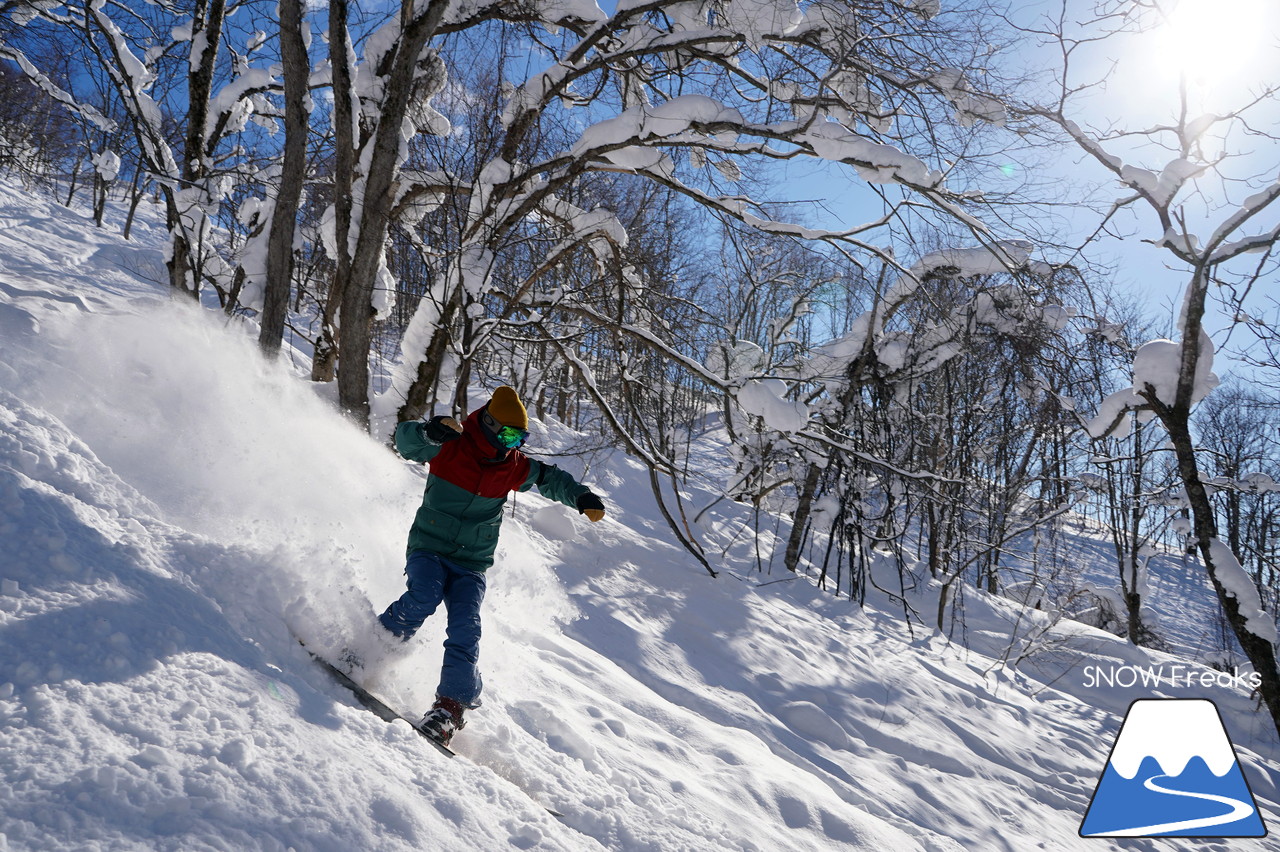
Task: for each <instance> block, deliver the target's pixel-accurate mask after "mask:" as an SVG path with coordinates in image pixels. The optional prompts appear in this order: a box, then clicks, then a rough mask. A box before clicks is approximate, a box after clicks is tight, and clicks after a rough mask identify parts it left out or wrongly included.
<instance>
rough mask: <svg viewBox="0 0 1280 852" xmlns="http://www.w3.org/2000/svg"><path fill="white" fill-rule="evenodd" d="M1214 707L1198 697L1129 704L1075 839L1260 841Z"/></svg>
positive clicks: (1253, 806) (1253, 809) (1261, 829)
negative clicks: (1253, 838)
mask: <svg viewBox="0 0 1280 852" xmlns="http://www.w3.org/2000/svg"><path fill="white" fill-rule="evenodd" d="M1266 833H1267V829H1266V827H1265V826H1264V825H1263V824H1262V816H1261V815H1260V814H1259V813H1258V804H1257V802H1255V801H1254V798H1253V793H1252V791H1250V789H1249V785H1248V782H1246V781H1245V778H1244V773H1243V772H1242V771H1241V770H1240V761H1239V760H1237V759H1236V753H1235V748H1234V747H1233V746H1232V745H1231V740H1230V739H1229V738H1228V737H1227V729H1226V727H1225V726H1224V725H1223V724H1222V717H1221V716H1220V715H1219V714H1218V707H1217V705H1216V704H1214V703H1213V702H1212V701H1210V700H1208V699H1204V698H1144V699H1139V700H1137V701H1135V702H1133V704H1131V705H1129V712H1128V713H1127V714H1126V715H1125V717H1124V724H1122V725H1121V726H1120V733H1119V735H1117V737H1116V743H1115V746H1113V747H1112V749H1111V756H1110V757H1108V758H1107V765H1106V768H1105V769H1103V772H1102V778H1101V779H1099V781H1098V787H1097V789H1096V790H1095V791H1094V793H1093V799H1092V801H1090V802H1089V810H1088V811H1087V812H1086V813H1085V815H1084V821H1083V822H1082V823H1081V824H1080V836H1081V837H1264V836H1265V835H1266Z"/></svg>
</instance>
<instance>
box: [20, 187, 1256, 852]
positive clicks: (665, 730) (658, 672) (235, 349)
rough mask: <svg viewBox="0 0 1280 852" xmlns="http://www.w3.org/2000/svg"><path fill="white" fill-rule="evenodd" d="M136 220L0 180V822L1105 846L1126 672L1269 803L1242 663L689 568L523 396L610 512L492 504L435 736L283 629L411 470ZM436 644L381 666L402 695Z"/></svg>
mask: <svg viewBox="0 0 1280 852" xmlns="http://www.w3.org/2000/svg"><path fill="white" fill-rule="evenodd" d="M159 243H160V236H159V235H158V234H156V233H155V232H150V233H148V232H147V231H146V230H145V229H144V230H143V231H142V232H141V233H140V235H139V236H137V237H136V238H135V240H134V241H133V242H129V243H126V242H124V241H122V240H120V239H119V238H118V237H117V236H115V235H114V233H113V232H110V231H99V230H96V229H94V228H93V227H92V226H91V224H90V223H89V222H88V220H87V217H85V216H84V214H83V213H80V212H76V211H69V210H66V209H64V208H61V207H59V206H57V205H56V204H51V203H49V202H47V201H45V200H43V199H41V198H40V197H33V196H29V195H26V194H24V193H22V192H20V191H18V190H16V189H14V188H13V187H12V186H7V185H0V423H2V424H3V429H2V431H0V755H3V760H2V761H0V849H10V850H16V849H24V850H25V849H33V850H34V849H41V850H45V849H52V850H64V849H65V850H73V849H74V850H80V849H91V848H101V849H175V850H177V849H180V850H202V849H234V850H253V849H268V850H275V849H279V850H283V849H288V848H293V849H297V850H335V852H338V850H341V851H342V852H346V851H347V850H352V849H379V850H395V849H432V850H454V849H457V850H462V849H486V850H503V849H509V848H518V849H543V850H575V849H610V850H615V849H616V850H655V851H657V850H660V852H670V850H750V849H756V850H779V849H795V850H831V849H864V850H894V852H898V850H903V852H907V851H908V850H938V851H939V852H949V851H950V850H978V849H981V850H987V849H1009V850H1026V849H1053V850H1059V849H1062V850H1067V849H1080V850H1097V849H1105V848H1108V847H1109V844H1113V843H1114V844H1116V846H1117V848H1118V847H1119V843H1118V842H1117V841H1108V840H1083V839H1081V838H1079V837H1078V836H1077V830H1078V828H1079V825H1080V820H1081V818H1082V816H1083V815H1084V812H1085V809H1086V807H1087V805H1088V801H1089V797H1090V796H1091V794H1092V792H1093V789H1094V785H1095V784H1096V782H1097V779H1098V777H1099V774H1100V773H1101V771H1102V769H1103V767H1104V764H1105V762H1106V759H1107V754H1108V751H1109V749H1110V746H1111V743H1112V742H1113V740H1114V737H1115V733H1116V730H1117V728H1118V726H1119V724H1120V721H1121V718H1122V717H1123V714H1124V710H1125V708H1126V707H1127V706H1128V704H1129V702H1130V701H1131V700H1133V699H1135V698H1139V697H1152V696H1153V695H1157V694H1167V695H1171V696H1174V697H1210V698H1213V699H1214V700H1215V701H1216V702H1217V704H1218V706H1219V708H1220V709H1221V710H1222V713H1223V716H1224V718H1225V720H1226V723H1227V726H1228V728H1229V730H1230V733H1231V736H1232V738H1233V740H1234V742H1235V744H1236V747H1237V751H1238V753H1239V755H1240V758H1241V762H1242V764H1243V765H1244V768H1245V773H1246V777H1247V778H1248V780H1249V782H1250V784H1251V786H1252V789H1253V792H1254V794H1255V796H1256V797H1257V798H1258V800H1259V803H1260V805H1261V806H1262V809H1263V814H1264V818H1265V819H1266V820H1267V821H1268V822H1271V823H1274V822H1275V821H1276V819H1277V818H1280V811H1278V810H1277V802H1280V791H1278V790H1277V786H1276V785H1277V781H1278V780H1280V767H1278V766H1277V759H1278V758H1280V748H1277V745H1276V743H1275V741H1274V739H1275V737H1274V731H1269V730H1268V729H1269V725H1268V723H1267V722H1266V720H1265V719H1264V718H1263V717H1262V716H1259V715H1256V714H1255V713H1254V712H1253V708H1252V705H1251V702H1250V700H1249V696H1248V695H1247V693H1246V692H1245V691H1244V690H1243V689H1241V688H1239V687H1226V686H1212V687H1207V688H1204V687H1199V686H1195V687H1192V686H1187V685H1181V684H1180V685H1177V686H1165V687H1162V688H1160V689H1156V688H1151V687H1143V686H1140V685H1139V686H1135V687H1134V688H1130V689H1124V688H1121V687H1114V688H1101V687H1099V686H1097V685H1096V684H1091V683H1090V681H1089V679H1088V678H1087V677H1086V676H1085V672H1086V669H1087V667H1088V666H1100V667H1104V668H1107V667H1110V669H1112V670H1114V669H1116V668H1117V667H1122V666H1144V667H1146V666H1159V665H1162V664H1163V665H1174V664H1176V663H1177V662H1178V661H1175V660H1172V659H1171V658H1165V657H1159V656H1158V655H1154V654H1149V653H1148V652H1144V651H1140V650H1138V649H1134V648H1131V647H1129V646H1127V645H1126V644H1125V643H1123V642H1119V641H1117V640H1115V639H1114V638H1112V637H1109V636H1107V635H1106V634H1103V633H1100V632H1097V631H1092V630H1089V629H1087V628H1083V627H1079V626H1070V625H1066V626H1059V627H1057V628H1054V629H1053V630H1052V631H1051V632H1049V633H1047V634H1046V636H1045V638H1044V639H1043V640H1042V645H1043V647H1044V650H1043V651H1042V652H1040V653H1039V654H1037V655H1035V656H1033V657H1032V658H1031V659H1029V660H1027V661H1026V662H1025V663H1024V664H1023V665H1022V666H1021V667H1020V668H1019V669H1018V670H1017V671H1011V670H1009V669H1006V668H1002V667H1000V666H999V665H997V660H996V657H997V656H998V655H999V654H1000V653H1001V651H1002V649H1003V648H1004V647H1005V646H1007V645H1008V636H1009V633H1010V630H1011V629H1012V628H1011V625H1012V624H1013V623H1014V622H1015V621H1016V622H1019V623H1020V624H1022V625H1023V626H1024V627H1025V625H1027V624H1032V625H1035V624H1038V623H1040V621H1038V620H1043V619H1044V618H1045V616H1044V615H1043V614H1041V613H1034V612H1032V613H1018V612H1017V611H1016V610H1015V609H1014V608H1013V607H1012V606H1011V605H1010V604H1009V603H1008V602H1004V601H999V600H992V599H988V598H984V597H981V596H970V599H969V601H968V603H967V618H968V623H969V637H970V639H971V640H972V644H973V650H966V649H964V648H962V647H960V646H958V645H955V644H951V643H948V642H947V641H945V640H944V639H943V638H942V637H939V636H935V635H931V634H930V633H929V632H928V631H927V630H922V629H921V628H920V627H918V626H917V627H916V628H915V630H914V632H912V631H909V630H907V628H905V627H904V626H903V624H902V623H901V619H900V618H899V616H898V615H897V614H895V611H894V609H893V608H892V607H891V606H889V605H888V604H887V603H886V604H883V605H882V604H880V603H879V602H875V601H873V602H872V605H871V606H869V607H868V608H867V609H865V610H862V609H858V608H857V607H855V606H854V605H853V604H851V603H850V602H848V601H846V600H841V599H837V598H833V597H832V596H830V595H829V594H826V593H822V592H819V591H817V590H815V589H813V588H812V587H811V586H810V585H808V583H807V581H805V580H803V579H800V580H791V581H789V582H783V583H773V584H770V585H764V586H762V585H760V584H759V582H758V580H759V579H761V578H759V576H758V575H755V574H753V573H752V569H751V566H750V563H749V561H743V562H741V563H737V562H734V561H733V560H732V558H730V560H729V561H728V562H727V563H726V564H725V565H723V566H722V567H723V568H725V570H724V572H723V573H722V576H721V578H720V579H715V580H713V579H711V578H710V577H708V576H707V575H706V574H705V573H704V572H703V571H702V570H701V568H699V567H698V566H696V565H695V564H693V563H692V562H691V560H690V559H689V558H687V556H686V555H685V554H684V553H683V552H682V551H681V550H680V549H679V548H678V547H676V546H673V545H672V544H670V543H669V542H668V541H667V535H666V534H665V532H664V529H665V528H664V526H663V524H662V521H661V519H660V517H659V515H658V512H657V510H656V508H655V507H654V506H653V504H652V499H651V498H650V497H648V496H647V495H648V485H647V477H646V476H645V475H644V471H643V470H642V469H641V468H640V466H639V465H638V464H636V463H635V462H634V461H633V460H630V459H627V458H625V457H622V456H620V455H614V456H610V455H600V456H597V457H586V458H588V459H589V460H590V462H591V464H590V469H589V470H586V471H584V470H583V466H584V464H585V461H584V457H581V456H576V455H572V454H570V453H569V452H568V451H570V450H572V449H573V448H574V441H575V436H574V435H573V434H572V433H570V432H569V431H568V430H565V429H564V428H563V427H559V426H556V425H555V424H538V425H537V426H536V427H535V441H534V446H533V448H532V449H533V452H535V453H537V452H539V451H546V452H549V453H550V452H555V451H557V450H559V451H565V455H564V456H563V457H562V458H558V459H557V462H558V463H560V464H561V465H563V466H565V467H566V468H568V469H570V470H573V471H574V472H575V473H578V474H581V475H583V476H584V478H585V479H587V480H588V481H590V482H592V483H594V484H596V486H597V487H598V490H600V491H601V492H602V493H603V494H604V495H605V497H606V500H607V502H608V503H609V504H610V506H611V507H613V508H614V509H615V511H614V512H613V514H612V516H611V517H610V518H609V519H607V520H606V521H604V522H602V523H601V524H597V525H588V524H586V523H585V522H584V521H583V520H581V519H580V518H579V517H577V516H576V515H574V514H572V513H570V512H569V511H567V510H564V509H562V508H560V507H558V506H555V505H550V504H547V503H545V502H544V501H542V500H541V499H540V498H539V497H538V496H537V495H536V494H527V495H520V496H519V497H518V499H516V500H515V501H514V505H513V508H512V512H511V516H510V517H509V518H508V520H507V523H506V525H505V526H504V530H503V538H502V542H501V545H500V548H499V556H498V564H497V565H496V566H495V568H494V569H493V573H492V575H491V580H490V597H489V600H488V601H487V603H486V608H487V614H486V623H485V629H486V638H485V641H484V646H483V654H484V658H483V660H482V663H483V665H484V668H485V676H486V685H487V690H488V691H487V692H486V696H485V699H486V701H485V706H484V707H483V708H481V709H480V710H478V711H476V712H475V713H474V714H473V716H472V723H471V725H470V726H469V727H468V728H467V729H466V730H465V731H464V732H463V733H462V734H460V735H459V738H458V740H457V741H456V744H457V748H458V751H459V752H460V753H461V755H462V757H461V758H460V759H458V760H455V761H446V760H444V759H442V758H441V757H440V756H438V755H437V754H436V753H435V751H434V750H432V749H430V748H425V747H424V746H425V744H424V743H423V742H422V741H421V740H420V738H419V737H418V736H417V735H416V734H415V733H414V732H413V731H412V730H411V729H410V728H409V727H408V726H407V725H406V724H393V725H389V724H386V723H384V722H382V721H381V720H379V719H378V718H376V717H375V716H373V715H372V714H370V713H368V712H367V711H365V710H363V709H361V708H359V707H358V706H357V705H356V703H355V702H354V701H353V700H352V698H351V697H350V695H349V694H347V693H345V692H344V691H343V690H342V689H341V688H340V687H337V686H335V685H334V684H333V683H332V682H330V681H329V680H328V679H327V677H326V676H325V675H324V674H323V673H322V672H321V671H320V670H319V669H318V668H317V667H316V666H315V665H314V664H312V663H311V662H310V661H309V660H308V658H307V656H306V653H305V652H304V651H303V650H302V648H301V647H300V646H298V644H297V643H296V642H295V641H294V638H293V635H292V634H295V633H296V634H298V635H301V636H303V637H304V638H306V639H307V640H308V642H310V643H312V644H314V645H316V646H320V647H328V648H334V647H337V646H339V645H340V644H341V643H343V642H344V641H346V639H347V638H348V637H350V636H353V635H357V634H358V633H359V632H360V631H366V630H368V629H370V627H371V620H372V618H373V615H374V613H375V612H376V611H377V610H380V609H381V608H382V607H383V606H384V605H385V604H386V603H387V602H388V601H389V600H390V599H391V598H392V597H394V596H395V595H397V594H398V593H399V591H400V589H401V582H402V580H401V571H402V567H403V543H404V538H405V534H406V532H407V527H408V524H409V521H410V519H411V517H412V513H413V511H414V509H415V508H416V506H417V503H418V500H419V496H420V491H421V487H422V475H423V472H422V471H421V470H420V469H418V468H417V467H416V466H414V465H409V464H405V463H403V462H401V461H399V460H398V459H396V458H395V457H394V456H393V455H392V454H390V453H388V452H387V451H386V449H385V448H384V447H383V446H381V445H380V444H379V443H378V442H377V441H375V440H373V439H370V438H369V437H367V436H365V435H363V434H361V433H360V432H359V431H357V430H356V429H354V428H353V427H351V426H350V425H348V424H347V423H346V422H344V421H343V420H342V419H341V418H340V417H339V416H337V415H336V414H334V413H333V411H332V410H331V408H330V407H329V406H328V404H327V403H325V402H324V401H323V400H322V399H321V398H320V397H319V396H317V394H316V393H315V391H314V390H313V389H312V388H311V387H310V386H309V385H308V384H307V383H306V382H304V381H300V380H299V379H298V377H297V376H296V375H294V374H293V373H292V372H291V371H290V369H289V368H288V366H287V365H268V364H264V363H263V362H262V361H261V360H260V359H259V357H258V355H257V353H256V350H255V348H254V346H253V345H252V343H251V342H250V341H249V339H248V335H247V334H246V333H245V329H244V328H243V327H242V326H240V325H239V324H236V323H230V324H229V323H227V322H226V320H225V319H223V318H221V317H220V316H219V315H218V314H217V313H215V312H212V311H209V310H200V309H196V308H194V307H192V306H188V305H184V304H178V303H175V302H172V301H170V300H168V299H167V297H166V293H165V291H164V289H163V287H162V286H160V285H159V284H157V283H154V282H156V281H158V280H159V279H160V276H159V274H158V270H159V263H160V261H159V257H160V254H159ZM694 496H695V498H696V499H701V497H702V495H694ZM731 520H732V519H731V518H730V517H728V516H724V515H722V516H721V517H720V522H721V523H724V524H728V523H729V522H730V521H731ZM712 534H713V535H714V530H712ZM735 552H736V551H734V550H730V554H731V555H732V554H733V553H735ZM1082 552H1085V551H1084V550H1083V549H1082ZM764 579H779V578H777V577H772V578H764ZM1045 625H1046V626H1047V622H1045ZM439 640H440V633H439V627H438V625H432V626H431V627H430V628H429V629H428V630H426V631H424V633H423V635H421V636H420V638H418V639H416V640H415V642H414V646H413V649H412V650H411V651H410V652H409V653H408V654H407V656H405V657H404V658H403V659H401V660H398V661H396V662H395V663H394V664H392V665H391V666H390V667H389V668H388V669H387V670H386V671H385V672H384V673H383V674H382V676H381V681H380V682H381V688H382V689H384V690H385V692H386V693H387V694H388V695H389V697H391V698H392V700H394V701H395V702H397V703H399V704H400V705H402V706H403V707H404V708H405V709H406V710H421V709H422V708H424V707H425V705H426V704H427V703H429V700H430V697H431V690H432V687H433V686H434V684H435V679H436V673H437V666H438V662H439V658H438V656H439ZM1187 670H1189V671H1196V672H1199V669H1196V668H1195V667H1188V669H1187ZM546 808H552V809H555V810H557V811H559V812H561V813H563V814H564V817H563V819H556V818H553V817H552V816H550V815H549V814H548V813H547V811H546ZM1138 842H1139V843H1140V844H1141V843H1143V842H1144V841H1138ZM1130 845H1132V842H1126V846H1125V848H1128V847H1129V846H1130ZM1242 845H1244V846H1246V848H1259V849H1261V848H1280V843H1277V842H1273V841H1269V840H1266V839H1263V840H1258V841H1244V842H1242ZM1149 848H1155V847H1154V846H1152V847H1149ZM1160 848H1172V849H1178V848H1182V849H1198V848H1205V846H1204V844H1203V843H1202V842H1198V841H1186V840H1175V841H1166V842H1164V843H1162V844H1161V846H1160ZM1224 848H1225V847H1224Z"/></svg>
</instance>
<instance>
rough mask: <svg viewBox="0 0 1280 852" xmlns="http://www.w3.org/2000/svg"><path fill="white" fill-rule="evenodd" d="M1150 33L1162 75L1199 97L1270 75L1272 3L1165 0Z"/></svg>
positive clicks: (1272, 60)
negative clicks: (1160, 19) (1163, 11)
mask: <svg viewBox="0 0 1280 852" xmlns="http://www.w3.org/2000/svg"><path fill="white" fill-rule="evenodd" d="M1161 5H1163V6H1164V8H1165V9H1166V16H1165V19H1164V21H1163V22H1161V24H1160V25H1159V26H1158V27H1157V28H1156V29H1155V30H1154V31H1153V32H1152V34H1151V35H1152V38H1153V40H1154V43H1153V44H1152V45H1151V46H1152V48H1153V49H1154V51H1155V61H1156V63H1157V64H1158V65H1159V66H1160V68H1161V70H1162V71H1163V73H1164V74H1166V75H1168V76H1171V77H1176V78H1179V79H1181V80H1183V81H1184V82H1185V84H1186V85H1187V86H1188V88H1190V89H1194V90H1200V91H1201V92H1203V93H1212V92H1214V91H1215V90H1219V89H1222V88H1224V87H1229V88H1232V89H1247V88H1249V87H1250V84H1251V83H1253V82H1256V81H1261V80H1262V79H1263V77H1264V76H1265V75H1270V74H1273V73H1274V70H1275V65H1276V62H1275V60H1276V58H1277V53H1280V47H1277V42H1276V22H1277V15H1276V12H1275V9H1274V6H1275V5H1276V3H1275V0H1169V2H1168V3H1167V4H1161Z"/></svg>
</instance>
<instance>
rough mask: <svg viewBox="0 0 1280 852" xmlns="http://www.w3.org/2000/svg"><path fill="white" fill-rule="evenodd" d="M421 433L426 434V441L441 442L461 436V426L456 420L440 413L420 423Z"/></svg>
mask: <svg viewBox="0 0 1280 852" xmlns="http://www.w3.org/2000/svg"><path fill="white" fill-rule="evenodd" d="M422 434H423V435H426V437H427V440H428V441H434V442H435V443H437V444H443V443H444V442H446V441H453V440H456V439H458V438H460V437H462V427H461V426H459V425H458V421H457V420H454V419H453V418H452V417H449V416H447V415H443V414H441V415H437V416H436V417H432V418H431V419H430V420H428V421H427V422H426V423H423V424H422Z"/></svg>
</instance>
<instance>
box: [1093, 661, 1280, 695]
mask: <svg viewBox="0 0 1280 852" xmlns="http://www.w3.org/2000/svg"><path fill="white" fill-rule="evenodd" d="M1261 684H1262V676H1261V675H1259V674H1258V673H1257V672H1244V673H1241V672H1240V670H1239V669H1238V668H1233V669H1232V670H1231V671H1229V672H1227V671H1206V670H1205V669H1201V668H1194V667H1191V666H1182V665H1176V664H1170V665H1165V666H1085V667H1084V686H1085V689H1100V688H1102V687H1116V686H1119V687H1123V688H1128V687H1132V686H1142V687H1147V688H1150V689H1161V688H1170V689H1194V688H1200V689H1211V688H1214V687H1217V688H1220V689H1246V690H1254V689H1257V688H1258V687H1259V686H1261Z"/></svg>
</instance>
